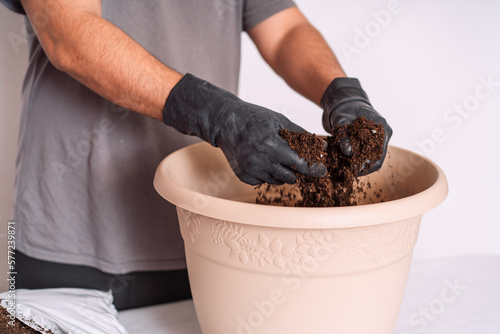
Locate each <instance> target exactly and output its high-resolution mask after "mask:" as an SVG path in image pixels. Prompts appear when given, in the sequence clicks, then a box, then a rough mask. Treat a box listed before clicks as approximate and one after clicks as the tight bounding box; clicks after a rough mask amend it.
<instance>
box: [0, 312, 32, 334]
mask: <svg viewBox="0 0 500 334" xmlns="http://www.w3.org/2000/svg"><path fill="white" fill-rule="evenodd" d="M9 316H10V313H9V312H8V311H7V310H6V309H5V308H3V307H2V306H0V333H2V334H39V333H40V332H39V331H36V330H34V329H33V328H31V327H28V326H26V325H25V324H24V323H22V322H21V321H19V320H18V319H15V320H14V326H12V325H11V323H12V321H11V319H10V318H9Z"/></svg>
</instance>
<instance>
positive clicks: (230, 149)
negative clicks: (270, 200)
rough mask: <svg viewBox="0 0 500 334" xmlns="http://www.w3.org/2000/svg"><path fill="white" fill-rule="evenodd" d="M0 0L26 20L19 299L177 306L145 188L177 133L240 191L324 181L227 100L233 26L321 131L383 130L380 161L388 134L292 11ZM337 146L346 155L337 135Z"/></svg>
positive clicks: (196, 3) (235, 40)
mask: <svg viewBox="0 0 500 334" xmlns="http://www.w3.org/2000/svg"><path fill="white" fill-rule="evenodd" d="M1 1H2V2H3V3H5V4H6V5H7V6H8V7H9V8H10V9H13V10H16V11H17V12H20V13H25V14H26V15H27V26H28V31H29V32H30V33H32V40H31V45H30V65H29V68H28V71H27V74H26V79H25V84H24V88H23V110H22V121H21V133H20V144H19V153H18V159H17V178H16V195H15V211H14V220H15V221H16V222H17V226H18V234H17V236H16V238H17V242H18V250H19V252H20V253H18V254H17V259H16V260H17V261H16V263H17V268H16V269H17V272H18V279H17V287H18V288H44V287H62V286H72V287H82V288H95V289H101V290H107V289H112V290H113V293H114V298H115V301H114V303H115V305H116V306H117V308H118V309H125V308H130V307H138V306H144V305H151V304H155V303H161V302H168V301H174V300H179V299H183V298H189V296H190V292H189V286H188V281H187V274H186V270H185V260H184V253H183V246H182V240H181V237H180V233H179V231H178V226H177V218H176V214H175V210H174V207H173V206H172V205H170V204H168V203H165V201H163V200H162V199H161V198H160V197H159V196H158V195H157V194H156V193H155V191H154V189H153V187H152V185H151V184H152V178H153V175H154V171H155V168H156V166H157V165H158V163H159V162H160V161H161V159H162V158H164V157H165V156H166V155H167V154H169V153H170V152H172V151H174V150H176V149H178V148H180V147H183V146H185V145H188V144H190V143H193V142H195V141H196V140H197V139H195V137H193V136H186V135H184V134H189V135H194V136H196V137H199V138H201V139H203V140H205V141H207V142H209V143H210V144H212V145H214V146H218V147H220V148H221V149H222V151H223V152H224V154H225V156H226V158H227V159H228V161H229V163H230V165H231V167H232V168H233V170H234V172H235V173H236V175H237V176H238V177H239V178H240V179H241V180H242V181H243V182H247V183H249V184H259V183H263V182H267V183H270V184H282V183H293V182H295V175H294V173H293V171H292V168H296V170H297V171H298V172H300V173H303V174H307V175H314V176H321V175H323V174H324V173H325V172H326V170H325V168H324V166H322V165H313V166H308V163H307V162H305V161H304V160H303V159H302V160H301V159H299V157H298V156H297V155H296V154H295V153H294V152H293V151H292V150H291V149H290V148H289V147H288V145H287V144H286V142H285V141H283V140H282V139H281V138H280V137H279V135H278V130H279V129H280V128H287V129H289V130H294V131H303V129H302V128H301V127H299V126H298V125H296V124H293V123H292V122H290V121H289V120H288V119H287V118H286V117H284V116H283V115H281V114H278V113H275V112H273V111H271V110H268V109H266V108H263V107H260V106H257V105H253V104H249V103H247V102H244V101H242V100H240V99H239V98H237V97H236V96H235V95H234V93H235V92H236V91H237V82H238V73H239V56H240V35H241V31H242V30H244V31H246V32H247V33H248V34H249V35H250V37H251V38H252V40H253V41H254V43H255V44H256V45H257V47H258V49H259V51H260V53H261V55H262V56H263V57H264V59H265V60H266V61H267V62H268V63H269V65H270V66H271V67H272V68H273V69H274V70H275V71H276V72H277V73H278V74H279V75H280V76H281V77H283V78H284V79H285V80H286V82H287V83H288V84H289V85H290V86H291V87H292V88H294V89H295V90H296V91H297V92H299V93H301V94H302V95H304V96H305V97H307V98H309V99H310V100H312V101H314V102H316V103H317V104H319V105H321V106H322V107H323V108H324V115H323V124H324V126H325V128H326V130H327V131H329V132H331V131H332V129H333V127H334V126H335V125H337V124H347V123H350V122H352V121H353V120H354V119H356V118H357V117H358V116H365V117H367V118H369V119H372V120H374V121H376V122H378V123H381V124H383V125H384V127H385V130H386V133H387V136H386V140H385V146H384V154H385V150H386V148H387V143H388V140H389V138H390V136H391V133H392V130H391V129H390V127H389V126H388V125H387V123H386V121H385V120H384V119H383V118H382V117H381V116H380V115H379V114H378V113H377V112H376V111H375V110H374V109H373V108H372V106H371V105H370V103H369V102H368V98H367V96H366V94H365V93H364V91H363V90H362V89H361V86H360V85H359V82H358V81H357V80H356V79H350V78H345V73H344V72H343V70H342V69H341V67H340V66H339V64H338V62H337V60H336V58H335V56H334V54H333V53H332V51H331V50H330V48H329V47H328V46H327V44H326V42H325V41H324V39H323V38H322V37H321V35H320V34H319V33H318V32H317V31H316V30H315V29H314V28H313V27H312V26H311V24H310V23H309V22H308V21H307V20H306V19H305V18H304V16H303V15H302V14H301V12H300V11H299V10H298V9H297V8H296V7H295V6H294V3H293V2H292V1H291V0H212V1H209V0H206V1H201V0H182V1H175V0H169V1H167V0H164V1H160V0H152V1H141V0H105V1H102V2H101V0H45V1H37V0H20V1H19V0H1ZM181 73H182V74H181ZM201 78H203V79H205V80H207V81H205V80H203V79H201ZM220 87H222V88H220ZM129 110H131V111H133V112H129ZM161 121H163V123H165V124H167V125H168V126H165V125H164V124H162V122H161ZM181 133H183V134H181ZM342 150H343V152H344V154H347V155H349V154H351V152H350V151H351V148H350V145H349V139H348V138H345V140H344V142H343V144H342ZM382 160H383V159H382ZM382 160H381V161H378V162H376V163H375V164H374V166H373V167H372V168H371V169H370V170H365V171H364V172H365V173H369V172H371V171H373V170H376V169H378V168H380V165H381V164H382Z"/></svg>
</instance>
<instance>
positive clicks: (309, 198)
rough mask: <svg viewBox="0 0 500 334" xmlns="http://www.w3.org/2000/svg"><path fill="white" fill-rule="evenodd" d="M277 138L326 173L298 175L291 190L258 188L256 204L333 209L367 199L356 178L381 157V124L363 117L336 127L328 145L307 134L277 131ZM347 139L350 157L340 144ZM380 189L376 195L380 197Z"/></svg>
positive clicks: (383, 134)
mask: <svg viewBox="0 0 500 334" xmlns="http://www.w3.org/2000/svg"><path fill="white" fill-rule="evenodd" d="M280 136H281V137H282V138H283V139H285V140H286V141H287V142H288V144H289V145H290V147H291V148H292V149H293V150H294V151H295V152H296V153H297V154H298V155H299V156H300V157H301V158H304V159H305V160H306V161H308V162H309V164H313V163H322V164H323V165H325V166H326V167H327V170H328V173H327V175H325V176H324V177H322V178H317V177H311V176H305V175H302V174H299V173H296V175H297V183H296V184H295V186H294V187H292V188H290V187H288V188H287V187H283V186H271V185H261V186H258V187H257V188H258V195H257V199H256V202H257V203H258V204H268V205H284V206H299V207H333V206H352V205H357V204H358V200H359V199H360V198H366V196H367V193H366V191H364V190H363V189H364V187H368V188H370V187H371V185H370V184H369V183H368V184H366V185H365V184H361V183H360V182H359V178H358V175H359V174H360V172H361V171H362V170H363V169H369V168H370V167H371V164H372V162H376V161H378V160H380V159H381V157H382V149H383V144H384V138H385V132H384V128H383V126H382V125H381V124H377V123H375V122H373V121H371V120H368V119H366V118H365V117H359V118H358V119H356V120H355V121H354V122H353V123H352V124H348V125H343V126H336V127H335V129H334V134H333V136H330V137H327V138H326V142H327V144H328V145H327V146H326V148H325V142H324V141H323V139H322V138H320V137H318V136H316V135H314V134H309V133H307V132H291V131H288V130H286V129H282V130H280ZM346 136H348V137H349V139H350V142H351V146H352V156H350V157H348V156H346V155H344V154H343V153H342V152H341V150H340V142H341V140H342V139H343V138H345V137H346ZM381 191H382V190H381V189H380V190H379V191H378V192H377V191H376V192H375V194H376V196H377V197H379V196H380V193H381Z"/></svg>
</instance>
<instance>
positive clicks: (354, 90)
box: [321, 78, 392, 175]
mask: <svg viewBox="0 0 500 334" xmlns="http://www.w3.org/2000/svg"><path fill="white" fill-rule="evenodd" d="M321 106H322V107H323V110H324V111H323V126H324V128H325V130H326V131H328V132H329V133H333V130H334V129H335V127H336V126H337V125H346V124H351V123H352V122H354V120H355V119H356V118H358V117H360V116H364V117H366V118H367V119H369V120H372V121H374V122H375V123H378V124H382V125H383V127H384V131H385V140H384V147H383V151H382V158H381V159H380V160H379V161H366V162H365V164H364V165H363V166H365V165H368V164H371V167H370V168H368V169H366V168H362V170H361V172H360V175H366V174H370V173H372V172H375V171H377V170H379V169H380V167H381V166H382V163H383V162H384V159H385V155H386V153H387V146H388V144H389V139H390V138H391V136H392V129H391V127H390V126H389V124H387V121H386V120H385V119H384V118H383V117H382V116H381V115H380V114H379V113H378V112H376V111H375V109H373V107H372V105H371V103H370V101H369V100H368V96H367V95H366V93H365V92H364V90H363V89H362V88H361V85H360V83H359V81H358V80H357V79H354V78H336V79H335V80H333V81H332V83H331V84H330V85H329V86H328V88H327V89H326V91H325V93H324V94H323V98H322V99H321ZM340 148H341V150H342V153H344V154H345V155H347V156H351V155H352V147H351V144H350V139H349V137H347V136H346V137H344V139H343V140H342V141H341V143H340Z"/></svg>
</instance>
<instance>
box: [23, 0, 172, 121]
mask: <svg viewBox="0 0 500 334" xmlns="http://www.w3.org/2000/svg"><path fill="white" fill-rule="evenodd" d="M21 2H22V5H23V7H24V9H25V11H26V14H27V15H28V18H29V19H30V22H31V24H32V25H33V28H34V29H35V33H36V35H37V37H38V39H39V40H40V43H41V45H42V47H43V49H44V51H45V53H46V54H47V56H48V57H49V60H50V62H51V63H52V64H53V65H54V66H55V67H56V68H57V69H59V70H61V71H63V72H66V73H68V74H69V75H71V76H72V77H74V78H75V79H76V80H78V81H80V82H81V83H83V84H84V85H86V86H87V87H89V88H90V89H91V90H93V91H94V92H96V93H97V94H99V95H101V96H103V97H105V98H106V99H108V100H110V101H111V102H113V103H116V104H118V105H120V106H122V107H125V108H127V109H130V110H133V111H136V112H138V113H141V114H143V115H146V116H149V117H152V118H155V119H158V120H161V119H162V118H163V114H162V113H163V106H164V104H165V99H166V98H167V96H168V95H169V93H170V91H171V89H172V87H174V86H175V84H177V82H178V81H179V80H180V79H181V78H182V75H181V74H179V73H177V72H175V71H174V70H172V69H170V68H169V67H167V66H166V65H164V64H162V63H161V62H160V61H159V60H157V59H156V58H155V57H153V56H152V55H151V54H150V53H149V52H147V51H146V50H145V49H144V48H143V47H141V46H140V45H139V44H138V43H137V42H135V41H134V40H132V39H131V38H130V37H129V36H128V35H127V34H126V33H124V32H123V31H122V30H120V29H119V28H118V27H116V26H115V25H113V24H111V23H110V22H109V21H106V20H105V19H103V18H102V17H101V0H45V1H39V0H21Z"/></svg>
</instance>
